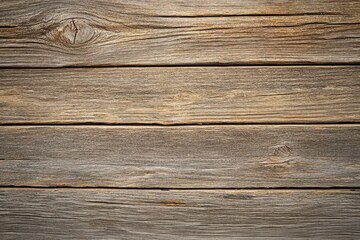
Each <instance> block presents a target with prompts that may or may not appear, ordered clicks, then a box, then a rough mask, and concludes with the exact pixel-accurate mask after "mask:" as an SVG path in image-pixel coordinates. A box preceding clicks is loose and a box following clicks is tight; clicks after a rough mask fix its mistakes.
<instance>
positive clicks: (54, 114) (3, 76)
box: [0, 66, 360, 124]
mask: <svg viewBox="0 0 360 240" xmlns="http://www.w3.org/2000/svg"><path fill="white" fill-rule="evenodd" d="M359 120H360V68H359V67H358V66H337V67H334V66H322V67H310V66H302V67H187V68H177V67H171V68H94V69H89V68H86V69H82V68H70V69H3V70H1V71H0V123H1V124H13V123H84V122H87V123H121V124H123V123H125V124H128V123H141V124H144V123H145V124H150V123H157V124H174V123H175V124H183V123H185V124H187V123H319V122H326V123H329V122H358V121H359Z"/></svg>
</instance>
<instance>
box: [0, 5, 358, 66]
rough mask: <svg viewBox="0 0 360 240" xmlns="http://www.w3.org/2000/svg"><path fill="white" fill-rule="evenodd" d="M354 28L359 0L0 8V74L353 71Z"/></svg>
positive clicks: (354, 60)
mask: <svg viewBox="0 0 360 240" xmlns="http://www.w3.org/2000/svg"><path fill="white" fill-rule="evenodd" d="M160 6H161V7H160ZM359 19H360V2H359V1H358V0H343V1H337V0H317V1H316V2H314V1H312V0H297V1H282V0H276V1H273V0H271V1H270V0H245V1H237V0H220V1H219V0H203V1H181V0H178V1H168V0H165V1H158V0H149V1H125V0H92V1H87V0H78V1H68V0H59V1H53V0H34V1H24V0H2V1H1V3H0V66H2V67H4V66H26V67H44V66H48V67H55V66H68V65H78V66H79V65H81V66H99V65H112V66H114V65H117V66H120V65H159V64H160V65H169V64H170V65H173V64H263V63H265V64H278V63H289V64H293V63H295V64H298V63H334V62H336V63H359V59H360V27H359V26H360V20H359Z"/></svg>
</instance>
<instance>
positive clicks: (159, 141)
mask: <svg viewBox="0 0 360 240" xmlns="http://www.w3.org/2000/svg"><path fill="white" fill-rule="evenodd" d="M359 146H360V127H359V125H280V126H278V125H268V126H266V125H263V126H252V125H246V126H231V125H225V126H187V127H185V126H184V127H179V126H178V127H150V126H149V127H132V126H128V127H119V126H102V127H101V126H59V127H51V126H43V127H39V126H36V127H29V126H20V127H19V126H18V127H9V126H7V127H1V128H0V150H1V151H0V159H2V160H1V161H0V166H1V167H0V185H2V186H45V187H46V186H71V187H97V186H105V187H146V188H152V187H155V188H252V187H265V188H267V187H334V186H343V187H359V186H360V178H359V172H360V165H359V159H360V149H359Z"/></svg>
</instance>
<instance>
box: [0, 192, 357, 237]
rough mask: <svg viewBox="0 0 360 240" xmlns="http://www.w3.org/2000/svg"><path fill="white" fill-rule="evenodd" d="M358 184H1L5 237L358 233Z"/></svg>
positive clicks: (0, 230)
mask: <svg viewBox="0 0 360 240" xmlns="http://www.w3.org/2000/svg"><path fill="white" fill-rule="evenodd" d="M359 204H360V194H359V191H358V190H354V191H350V190H343V191H339V190H328V191H320V190H317V191H303V190H298V191H293V190H287V191H285V190H282V191H276V190H260V191H259V190H258V191H249V190H248V191H244V190H242V191H225V190H206V191H173V190H171V191H154V190H144V191H137V190H118V191H114V190H81V191H79V190H77V189H62V190H60V189H59V190H38V189H37V190H34V189H29V190H27V189H1V190H0V234H1V238H2V239H36V240H40V239H126V240H133V239H134V240H135V239H164V240H165V239H193V240H196V239H213V240H214V239H357V238H358V237H359V235H360V228H359V226H360V225H359V224H360V207H359Z"/></svg>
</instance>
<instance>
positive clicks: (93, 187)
mask: <svg viewBox="0 0 360 240" xmlns="http://www.w3.org/2000/svg"><path fill="white" fill-rule="evenodd" d="M15 188H19V189H20V188H21V189H79V190H81V189H105V190H106V189H114V190H116V189H118V190H144V191H147V190H158V191H171V190H175V191H202V190H204V191H206V190H250V191H252V190H254V191H261V190H264V191H273V190H274V191H286V190H298V191H302V190H304V191H307V190H308V191H318V190H324V191H327V190H354V191H356V190H360V187H343V186H333V187H269V188H266V187H258V188H257V187H249V188H247V187H243V188H216V187H215V188H204V187H201V188H173V187H172V188H161V187H159V188H157V187H150V188H144V187H108V186H83V187H75V186H30V185H29V186H17V185H0V190H1V189H15Z"/></svg>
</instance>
